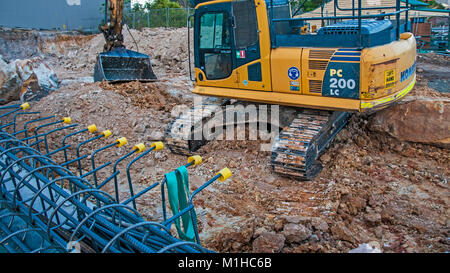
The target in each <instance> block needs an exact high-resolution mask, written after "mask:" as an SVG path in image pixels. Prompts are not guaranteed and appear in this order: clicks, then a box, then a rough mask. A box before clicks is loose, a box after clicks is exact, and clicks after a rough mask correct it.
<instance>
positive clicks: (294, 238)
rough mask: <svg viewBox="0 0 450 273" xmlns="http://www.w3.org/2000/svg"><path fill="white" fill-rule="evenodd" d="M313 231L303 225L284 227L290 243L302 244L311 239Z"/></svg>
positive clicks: (285, 235)
mask: <svg viewBox="0 0 450 273" xmlns="http://www.w3.org/2000/svg"><path fill="white" fill-rule="evenodd" d="M311 234H312V231H311V230H310V229H308V228H307V227H305V226H304V225H302V224H293V223H289V224H286V225H284V228H283V235H284V237H286V241H288V242H289V243H300V242H302V241H305V240H307V239H308V238H309V237H311Z"/></svg>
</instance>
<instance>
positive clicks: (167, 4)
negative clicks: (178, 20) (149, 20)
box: [145, 0, 181, 10]
mask: <svg viewBox="0 0 450 273" xmlns="http://www.w3.org/2000/svg"><path fill="white" fill-rule="evenodd" d="M145 8H146V9H147V10H150V9H164V8H181V6H180V4H178V2H172V1H170V0H154V1H153V2H152V3H146V4H145Z"/></svg>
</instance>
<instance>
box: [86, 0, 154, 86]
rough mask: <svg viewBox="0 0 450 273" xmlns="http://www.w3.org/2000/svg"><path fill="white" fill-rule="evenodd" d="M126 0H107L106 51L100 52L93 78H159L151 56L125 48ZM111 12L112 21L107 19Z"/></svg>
mask: <svg viewBox="0 0 450 273" xmlns="http://www.w3.org/2000/svg"><path fill="white" fill-rule="evenodd" d="M123 11H124V0H107V1H106V6H105V24H104V25H102V26H100V31H101V32H102V33H103V36H104V37H105V41H106V43H105V46H104V48H103V52H102V53H100V54H98V56H97V62H96V64H95V67H94V81H95V82H100V81H107V82H128V81H141V82H151V81H156V80H157V78H156V75H155V73H153V70H152V66H151V62H150V57H149V56H148V55H146V54H142V53H139V52H136V51H132V50H128V49H126V48H125V45H124V42H123V35H122V28H123ZM108 12H109V17H110V18H109V20H108Z"/></svg>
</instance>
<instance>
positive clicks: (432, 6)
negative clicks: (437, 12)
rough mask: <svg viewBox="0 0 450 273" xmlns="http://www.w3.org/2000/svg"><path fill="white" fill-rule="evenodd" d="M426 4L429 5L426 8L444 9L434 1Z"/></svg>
mask: <svg viewBox="0 0 450 273" xmlns="http://www.w3.org/2000/svg"><path fill="white" fill-rule="evenodd" d="M427 4H429V6H428V8H432V9H445V7H444V5H442V4H441V3H438V2H436V1H435V0H431V1H428V2H427Z"/></svg>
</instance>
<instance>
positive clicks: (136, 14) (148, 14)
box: [124, 0, 188, 29]
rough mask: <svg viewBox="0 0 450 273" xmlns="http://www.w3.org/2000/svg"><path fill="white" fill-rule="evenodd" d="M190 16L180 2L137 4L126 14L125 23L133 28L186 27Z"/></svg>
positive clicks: (163, 0)
mask: <svg viewBox="0 0 450 273" xmlns="http://www.w3.org/2000/svg"><path fill="white" fill-rule="evenodd" d="M187 17H188V14H187V12H186V9H184V8H181V6H180V4H178V2H172V1H170V0H154V1H153V2H151V3H145V5H140V4H135V5H134V6H133V8H132V9H131V11H129V12H126V13H125V14H124V21H125V23H126V24H128V25H129V26H130V27H131V28H135V29H141V28H143V27H185V26H186V21H187Z"/></svg>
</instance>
